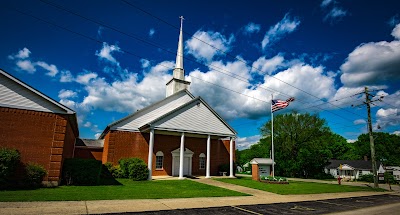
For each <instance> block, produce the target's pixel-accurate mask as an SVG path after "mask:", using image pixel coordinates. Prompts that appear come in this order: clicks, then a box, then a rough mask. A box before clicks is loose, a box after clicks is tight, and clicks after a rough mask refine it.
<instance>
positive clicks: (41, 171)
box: [25, 163, 47, 187]
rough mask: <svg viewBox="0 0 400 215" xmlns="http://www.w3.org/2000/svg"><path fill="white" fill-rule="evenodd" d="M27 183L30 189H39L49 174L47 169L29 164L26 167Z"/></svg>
mask: <svg viewBox="0 0 400 215" xmlns="http://www.w3.org/2000/svg"><path fill="white" fill-rule="evenodd" d="M25 172H26V177H25V182H26V183H27V185H28V186H29V187H39V186H40V185H41V183H42V181H43V178H44V176H45V175H46V174H47V171H46V169H45V168H44V167H43V166H41V165H39V164H35V163H28V164H27V165H26V167H25Z"/></svg>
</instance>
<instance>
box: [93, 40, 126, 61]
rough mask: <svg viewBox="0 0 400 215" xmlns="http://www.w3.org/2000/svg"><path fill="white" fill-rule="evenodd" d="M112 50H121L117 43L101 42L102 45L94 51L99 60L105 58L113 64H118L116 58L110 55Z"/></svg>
mask: <svg viewBox="0 0 400 215" xmlns="http://www.w3.org/2000/svg"><path fill="white" fill-rule="evenodd" d="M113 52H121V50H120V48H119V47H118V46H117V45H108V43H106V42H103V47H102V48H101V50H100V51H96V55H97V56H98V57H99V59H101V60H106V61H109V62H111V63H113V64H116V65H119V63H118V62H117V60H116V59H115V58H114V57H113V56H112V55H111V54H112V53H113Z"/></svg>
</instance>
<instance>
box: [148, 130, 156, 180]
mask: <svg viewBox="0 0 400 215" xmlns="http://www.w3.org/2000/svg"><path fill="white" fill-rule="evenodd" d="M153 148H154V129H151V130H150V141H149V155H148V157H147V167H148V169H149V178H148V180H151V179H152V175H153Z"/></svg>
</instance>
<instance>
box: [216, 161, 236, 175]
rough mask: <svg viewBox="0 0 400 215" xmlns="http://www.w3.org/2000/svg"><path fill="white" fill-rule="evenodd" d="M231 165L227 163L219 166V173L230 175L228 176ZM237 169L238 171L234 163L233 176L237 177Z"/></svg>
mask: <svg viewBox="0 0 400 215" xmlns="http://www.w3.org/2000/svg"><path fill="white" fill-rule="evenodd" d="M230 167H231V166H230V164H229V163H225V164H221V165H219V166H218V172H226V173H228V175H229V174H230V172H231V171H230ZM235 169H236V164H235V163H233V175H235Z"/></svg>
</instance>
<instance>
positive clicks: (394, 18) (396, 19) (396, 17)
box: [388, 14, 400, 27]
mask: <svg viewBox="0 0 400 215" xmlns="http://www.w3.org/2000/svg"><path fill="white" fill-rule="evenodd" d="M399 22H400V19H399V14H396V15H394V16H392V17H391V18H390V19H389V21H388V24H389V25H390V27H394V26H396V25H397V24H398V23H399Z"/></svg>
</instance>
